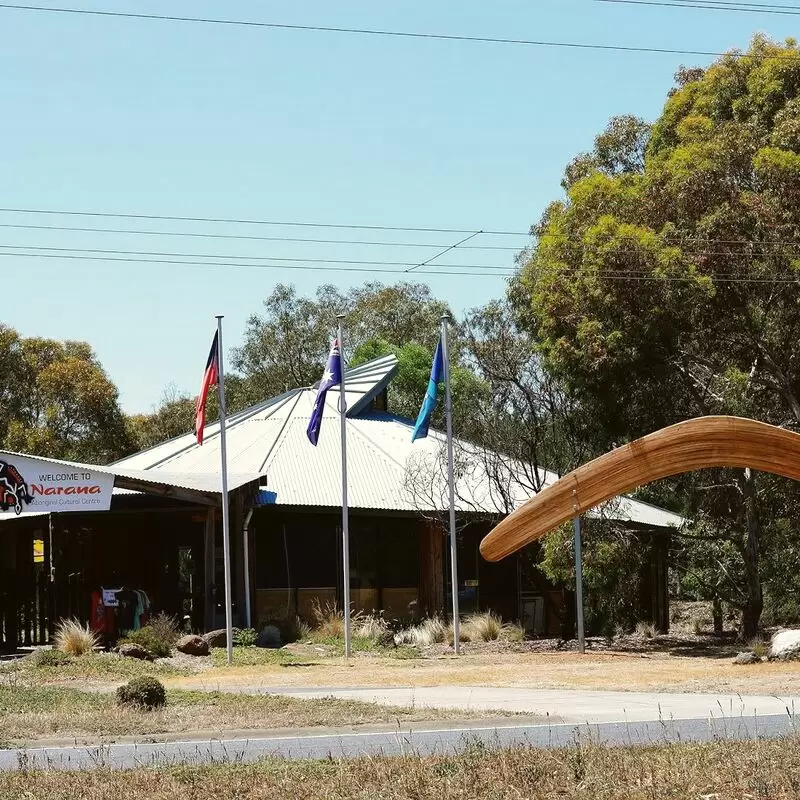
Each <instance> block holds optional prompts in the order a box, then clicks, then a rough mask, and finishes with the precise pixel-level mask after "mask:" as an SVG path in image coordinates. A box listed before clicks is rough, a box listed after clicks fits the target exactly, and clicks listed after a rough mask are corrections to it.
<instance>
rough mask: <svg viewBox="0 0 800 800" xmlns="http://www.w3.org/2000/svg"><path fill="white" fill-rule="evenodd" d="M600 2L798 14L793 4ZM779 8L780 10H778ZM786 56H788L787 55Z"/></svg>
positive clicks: (662, 0)
mask: <svg viewBox="0 0 800 800" xmlns="http://www.w3.org/2000/svg"><path fill="white" fill-rule="evenodd" d="M598 2H600V3H617V4H619V5H630V6H657V7H659V8H692V9H701V10H703V11H729V12H737V11H738V12H743V13H746V14H781V15H784V16H798V15H800V8H799V7H797V6H795V7H791V6H775V7H773V8H769V7H766V6H761V7H759V6H758V4H755V3H754V4H749V3H747V4H741V5H740V4H736V5H729V4H727V3H726V4H724V5H723V4H719V5H717V4H715V5H711V4H709V3H700V2H683V1H682V0H598ZM750 5H754V6H756V7H755V8H751V7H748V6H750ZM779 9H780V10H779ZM738 55H744V54H738ZM770 57H771V58H777V57H778V56H770ZM787 57H788V56H787ZM797 57H798V56H791V58H797Z"/></svg>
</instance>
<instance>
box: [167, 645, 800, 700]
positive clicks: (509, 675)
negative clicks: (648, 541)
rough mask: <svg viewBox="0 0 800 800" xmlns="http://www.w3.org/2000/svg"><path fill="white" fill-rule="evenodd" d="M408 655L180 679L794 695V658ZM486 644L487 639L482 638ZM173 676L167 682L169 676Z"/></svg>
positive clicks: (798, 681)
mask: <svg viewBox="0 0 800 800" xmlns="http://www.w3.org/2000/svg"><path fill="white" fill-rule="evenodd" d="M475 646H476V645H466V647H465V650H467V652H466V653H465V654H463V655H461V656H458V657H456V656H452V655H439V656H437V657H432V658H416V659H412V660H399V659H390V658H386V657H385V656H380V655H372V654H369V653H362V654H360V655H359V657H358V658H355V659H353V660H351V661H350V663H349V664H348V663H347V662H346V661H345V660H344V659H342V658H316V657H311V658H310V659H309V660H308V661H306V662H305V663H306V666H304V667H303V668H302V669H287V668H286V667H285V666H281V665H280V664H277V663H275V664H273V665H264V666H259V667H258V668H255V667H242V668H233V669H228V668H226V667H224V666H221V667H220V668H218V669H216V670H214V672H213V673H206V674H205V675H198V676H197V677H189V678H186V679H182V680H181V681H180V683H181V685H182V686H186V687H192V686H195V687H196V686H200V685H208V683H209V680H210V679H212V678H213V680H214V681H216V682H218V683H219V684H222V685H226V686H231V687H235V686H236V685H238V684H242V685H248V686H260V687H263V688H265V689H268V688H269V687H270V686H286V687H315V686H330V687H337V686H340V687H349V686H444V685H453V686H465V685H472V686H475V685H479V686H524V687H527V688H531V689H568V688H575V689H599V690H617V691H676V692H724V693H726V694H736V693H741V694H750V695H781V696H788V695H800V670H799V669H798V667H797V662H782V661H774V662H770V663H763V664H754V665H752V666H736V665H734V664H733V663H732V657H726V658H710V657H701V656H694V657H687V656H672V655H669V654H668V653H652V654H645V655H642V654H639V653H608V652H604V653H592V652H589V653H587V654H586V655H585V656H581V655H579V654H578V653H574V652H566V653H517V652H504V651H502V650H499V651H495V650H494V649H493V648H492V649H488V650H487V651H486V652H482V653H478V654H471V653H469V652H468V648H470V647H475ZM483 647H486V645H483ZM173 683H174V682H173Z"/></svg>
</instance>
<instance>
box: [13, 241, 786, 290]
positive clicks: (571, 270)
mask: <svg viewBox="0 0 800 800" xmlns="http://www.w3.org/2000/svg"><path fill="white" fill-rule="evenodd" d="M12 250H15V251H16V250H35V251H36V252H12ZM629 253H636V254H639V253H640V251H620V252H619V254H629ZM612 254H613V253H612ZM701 254H702V255H708V253H701ZM715 255H722V256H737V255H741V254H730V253H719V254H715ZM0 256H2V257H7V258H12V257H21V258H42V259H67V260H78V261H81V260H85V261H92V262H109V263H114V262H122V263H139V264H160V265H172V266H192V267H222V268H246V269H286V270H309V271H327V272H330V271H331V266H332V265H336V266H335V269H336V271H338V272H358V273H371V274H407V273H406V272H405V270H404V269H401V268H398V267H399V266H407V265H403V264H402V262H389V261H387V262H371V261H363V262H362V261H347V260H333V259H292V258H280V257H261V259H262V260H263V261H267V260H270V261H274V262H276V263H259V260H258V257H249V256H247V257H239V256H214V255H211V254H209V255H201V256H199V257H200V258H203V259H204V260H202V261H201V260H198V259H197V258H195V257H194V255H193V254H173V253H164V254H160V253H150V252H142V251H116V250H109V251H103V250H81V249H78V248H74V249H72V248H50V247H33V246H25V245H0ZM169 256H172V257H171V258H170V257H169ZM218 258H233V259H241V260H235V261H225V260H222V261H220V260H209V259H218ZM247 262H250V263H247ZM378 266H384V267H385V268H384V269H378V268H377V267H378ZM436 266H438V267H439V268H438V269H436V270H427V271H426V272H423V273H420V275H421V276H447V275H459V276H469V277H484V278H498V277H501V278H502V277H514V276H515V275H517V274H518V270H517V269H516V268H514V267H511V266H493V265H478V264H476V265H469V264H442V265H436ZM496 270H504V271H503V272H500V271H496ZM582 272H586V274H587V275H590V276H592V277H597V278H601V279H603V280H612V281H657V282H676V281H677V282H694V281H696V280H697V279H698V278H702V277H709V278H711V279H712V280H714V281H715V282H718V283H731V284H779V285H780V284H797V283H799V282H800V272H799V273H790V272H784V273H781V274H779V275H775V276H772V277H766V278H755V277H746V276H741V275H739V274H738V273H734V272H720V271H714V272H713V273H710V274H709V273H703V272H700V273H697V274H696V275H687V276H669V275H653V274H651V273H649V272H647V271H645V270H641V269H638V270H637V269H624V270H623V269H621V268H618V269H616V270H615V269H609V268H604V269H600V270H596V271H593V272H590V271H589V270H585V269H584V268H581V267H566V268H562V269H560V270H559V271H558V274H566V275H570V274H578V273H582Z"/></svg>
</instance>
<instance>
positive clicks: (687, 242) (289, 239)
mask: <svg viewBox="0 0 800 800" xmlns="http://www.w3.org/2000/svg"><path fill="white" fill-rule="evenodd" d="M44 213H50V212H44ZM53 213H58V212H53ZM297 224H299V223H297ZM309 224H316V225H320V224H322V223H309ZM0 228H8V229H13V230H35V231H60V232H61V231H63V232H75V233H111V234H122V235H134V236H163V237H173V238H188V239H212V240H213V239H219V240H233V241H236V240H241V241H255V242H286V243H302V244H333V245H358V246H368V247H395V248H404V247H410V248H420V247H422V248H428V249H432V248H437V247H444V246H445V244H444V243H443V242H399V241H383V240H374V241H370V240H368V239H318V238H305V237H293V236H256V235H248V234H236V233H199V232H197V231H160V230H155V229H150V230H145V229H142V228H97V227H79V226H71V225H31V224H23V223H14V222H0ZM509 235H511V234H509ZM514 235H518V236H529V235H530V234H522V233H519V234H514ZM547 238H548V239H553V238H555V239H567V240H569V239H570V234H567V233H548V234H547ZM616 238H617V239H619V240H622V241H639V237H637V236H633V235H630V236H618V237H616ZM662 244H663V245H664V246H666V247H680V248H684V249H685V248H686V247H691V246H693V245H694V244H703V245H736V246H741V247H744V246H751V245H753V246H756V247H759V248H764V247H786V248H791V249H800V240H794V241H789V240H786V239H711V238H706V237H695V236H692V237H691V238H688V239H683V240H679V241H675V242H672V241H667V242H662ZM20 246H21V247H25V246H26V245H20ZM458 249H459V250H476V251H480V250H483V251H497V252H514V253H518V252H519V251H520V250H521V249H523V248H522V246H511V245H470V244H460V245H459V246H458Z"/></svg>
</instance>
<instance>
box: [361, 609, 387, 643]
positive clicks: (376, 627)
mask: <svg viewBox="0 0 800 800" xmlns="http://www.w3.org/2000/svg"><path fill="white" fill-rule="evenodd" d="M388 632H389V623H388V622H387V621H386V620H385V619H383V617H376V616H375V615H374V614H370V615H369V616H367V617H363V618H361V619H359V620H358V623H357V624H356V625H354V626H353V635H354V636H357V637H359V638H360V639H370V640H372V641H373V642H375V643H376V644H377V643H379V642H381V641H383V640H384V639H385V638H386V635H387V633H388Z"/></svg>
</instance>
